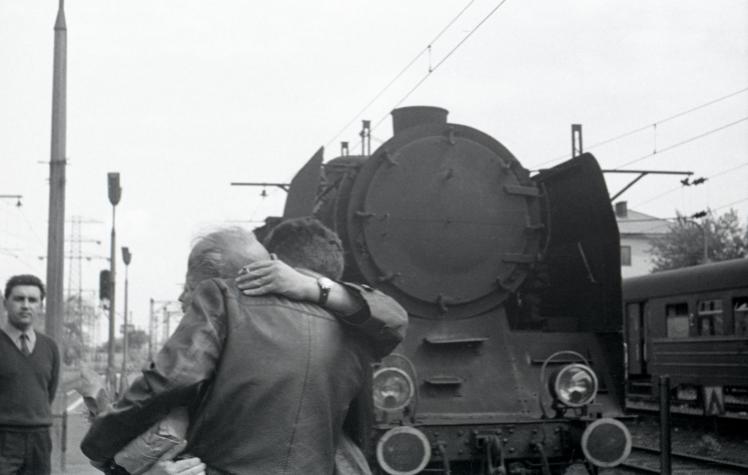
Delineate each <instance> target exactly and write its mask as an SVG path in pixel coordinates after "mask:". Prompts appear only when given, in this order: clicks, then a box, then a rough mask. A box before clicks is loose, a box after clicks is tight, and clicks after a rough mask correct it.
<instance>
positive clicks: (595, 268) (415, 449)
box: [284, 107, 631, 475]
mask: <svg viewBox="0 0 748 475" xmlns="http://www.w3.org/2000/svg"><path fill="white" fill-rule="evenodd" d="M447 114H448V113H447V111H446V110H444V109H441V108H438V107H407V108H401V109H396V110H394V111H393V112H392V119H393V126H394V134H393V136H392V138H390V139H389V140H387V141H386V142H385V143H383V144H382V145H381V146H380V147H379V148H377V149H376V150H375V151H374V152H373V153H371V154H370V155H348V154H343V155H341V156H339V157H337V158H334V159H332V160H329V161H327V162H326V163H324V164H323V163H322V150H321V149H320V151H319V152H318V153H317V154H316V155H315V156H314V157H313V158H312V159H311V160H310V161H309V162H308V163H307V165H306V166H305V167H303V168H302V169H301V170H300V171H299V172H298V173H297V175H296V177H295V178H294V180H293V182H292V183H291V186H290V189H289V190H288V191H289V194H288V199H287V202H286V208H285V212H284V215H285V216H286V217H296V216H303V215H312V214H313V215H315V216H316V217H317V218H319V219H320V220H322V221H323V222H324V223H325V224H326V225H328V226H329V227H331V228H333V229H334V230H335V231H336V232H337V233H338V234H339V235H340V237H341V239H342V241H343V243H344V247H345V252H346V270H345V276H344V277H345V279H346V280H350V281H356V282H363V283H366V284H368V285H370V286H373V287H376V288H378V289H380V290H382V291H384V292H386V293H387V294H389V295H391V296H392V297H394V298H395V299H397V300H398V301H399V302H400V303H401V304H402V305H403V306H404V307H405V308H406V309H407V310H408V313H409V320H410V323H409V329H408V334H407V336H406V339H405V341H404V342H403V343H402V344H401V345H400V346H399V347H398V349H396V350H395V353H393V354H392V355H390V356H388V357H386V358H385V359H384V360H383V361H381V362H379V363H378V364H377V365H376V366H375V367H374V368H373V371H372V378H371V388H370V390H371V391H370V394H368V395H367V396H366V397H365V398H363V400H362V401H360V404H359V409H358V411H357V414H358V417H357V422H356V424H355V425H354V431H355V432H356V434H355V436H356V438H357V439H358V442H359V443H360V444H361V446H362V448H363V450H364V452H365V454H366V455H367V457H368V460H369V463H370V464H371V466H372V468H373V470H374V471H375V472H376V473H387V474H393V475H408V474H415V473H421V472H426V473H445V474H450V473H451V474H458V473H471V474H499V473H504V474H506V473H510V474H534V473H538V474H560V473H566V472H567V471H568V473H580V472H582V473H584V471H585V470H586V471H588V472H589V473H594V472H596V470H597V467H610V466H615V465H616V464H618V463H620V462H622V461H623V460H624V459H625V458H626V457H627V455H628V452H629V451H630V446H631V438H630V435H629V433H628V430H627V429H626V427H625V426H624V425H623V424H622V423H621V422H620V421H618V420H617V419H616V417H617V416H620V415H621V408H622V404H623V398H624V395H623V383H624V374H623V368H624V361H623V359H624V345H623V341H622V333H621V329H622V312H621V278H620V267H619V263H620V260H619V259H620V258H619V241H618V230H617V226H616V222H615V218H614V214H613V212H612V209H611V206H610V202H609V198H608V192H607V188H606V185H605V182H604V180H603V177H602V173H601V171H600V169H599V167H598V165H597V162H596V161H595V159H594V157H592V156H591V155H589V154H584V155H581V156H579V157H576V158H573V159H571V160H569V161H567V162H565V163H562V164H560V165H558V166H556V167H553V168H550V169H547V170H542V171H540V172H539V173H537V174H535V175H534V176H531V174H530V173H529V171H528V170H526V169H524V168H523V167H522V165H521V164H520V162H519V161H518V160H517V159H516V158H515V157H514V156H513V155H512V154H511V152H509V150H507V149H506V148H505V147H504V146H503V145H502V144H501V143H499V142H498V141H497V140H495V139H494V138H492V137H490V136H489V135H487V134H485V133H483V132H480V131H478V130H476V129H474V128H471V127H468V126H465V125H459V124H453V123H449V122H448V121H447Z"/></svg>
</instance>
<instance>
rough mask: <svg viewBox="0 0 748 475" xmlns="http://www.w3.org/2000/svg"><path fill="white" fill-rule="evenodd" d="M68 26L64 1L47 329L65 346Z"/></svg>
mask: <svg viewBox="0 0 748 475" xmlns="http://www.w3.org/2000/svg"><path fill="white" fill-rule="evenodd" d="M66 82H67V25H66V24H65V10H64V2H63V0H60V5H59V8H58V10H57V19H56V20H55V48H54V66H53V75H52V144H51V158H50V161H49V227H48V232H47V312H46V318H45V325H44V329H45V331H46V333H47V335H49V336H50V337H52V338H53V339H54V340H55V341H56V342H57V343H58V344H59V346H60V347H62V345H61V343H62V328H63V326H62V323H63V322H62V320H63V308H62V304H63V302H62V292H63V289H62V285H63V274H64V266H65V256H64V254H65V165H66V160H65V137H66V117H67V108H66V106H67V99H66V97H67V94H66V88H67V85H66Z"/></svg>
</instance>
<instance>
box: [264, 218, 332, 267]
mask: <svg viewBox="0 0 748 475" xmlns="http://www.w3.org/2000/svg"><path fill="white" fill-rule="evenodd" d="M264 244H265V247H266V248H267V250H268V251H270V252H272V253H274V254H275V255H277V256H278V258H279V259H280V260H282V261H283V262H285V263H286V264H288V265H290V266H292V267H302V268H304V269H309V270H311V271H314V272H316V273H318V274H322V275H324V276H326V277H329V278H331V279H339V278H340V276H341V275H343V267H344V265H345V259H344V257H343V245H342V244H341V242H340V238H339V237H338V235H337V234H335V231H333V230H332V229H330V228H328V227H327V226H325V225H324V224H322V223H321V222H320V221H319V220H318V219H316V218H312V217H310V216H306V217H303V218H292V219H287V220H285V221H283V222H281V223H280V224H278V225H277V226H275V227H274V228H273V230H272V231H270V234H268V236H267V237H266V238H265V241H264Z"/></svg>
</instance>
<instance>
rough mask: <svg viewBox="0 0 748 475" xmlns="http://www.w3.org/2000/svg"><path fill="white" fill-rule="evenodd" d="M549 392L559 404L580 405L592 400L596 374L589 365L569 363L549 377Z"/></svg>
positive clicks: (595, 386)
mask: <svg viewBox="0 0 748 475" xmlns="http://www.w3.org/2000/svg"><path fill="white" fill-rule="evenodd" d="M550 383H551V392H552V393H553V397H555V398H556V400H557V401H559V402H560V403H561V404H563V405H565V406H569V407H581V406H585V405H587V404H589V403H591V402H592V400H593V399H595V396H596V395H597V376H596V375H595V372H594V371H592V369H591V368H590V367H589V366H586V365H583V364H570V365H567V366H564V367H563V368H561V370H559V371H558V372H557V373H556V374H555V375H554V376H553V377H552V378H551V381H550Z"/></svg>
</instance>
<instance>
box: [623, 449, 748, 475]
mask: <svg viewBox="0 0 748 475" xmlns="http://www.w3.org/2000/svg"><path fill="white" fill-rule="evenodd" d="M671 464H672V467H671V468H672V473H673V475H678V474H682V475H686V474H687V475H702V474H703V475H708V474H715V475H716V474H723V475H731V474H745V473H748V465H745V464H739V463H735V462H728V461H725V460H719V459H715V458H711V457H700V456H697V455H690V454H684V453H680V452H671ZM619 467H620V468H623V469H626V470H628V471H631V472H634V473H661V471H660V451H659V449H653V448H649V447H641V446H633V447H632V449H631V455H630V456H629V458H628V459H627V460H626V461H625V462H624V463H622V464H621V465H620V466H619Z"/></svg>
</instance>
